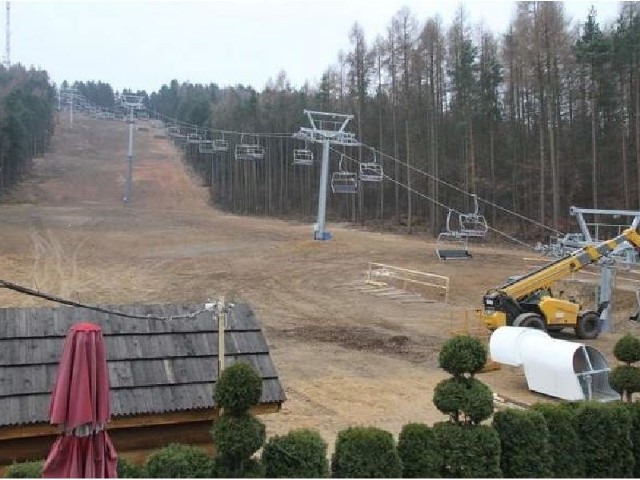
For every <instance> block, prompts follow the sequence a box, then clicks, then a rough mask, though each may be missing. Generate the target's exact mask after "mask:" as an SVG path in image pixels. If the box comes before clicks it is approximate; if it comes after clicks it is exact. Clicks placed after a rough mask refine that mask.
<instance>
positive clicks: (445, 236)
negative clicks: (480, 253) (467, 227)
mask: <svg viewBox="0 0 640 480" xmlns="http://www.w3.org/2000/svg"><path fill="white" fill-rule="evenodd" d="M452 215H453V210H449V212H448V213H447V224H446V230H445V231H444V232H440V234H439V235H438V239H437V243H436V255H437V256H438V259H440V260H468V259H470V258H472V255H471V253H470V252H469V246H468V237H466V236H464V235H462V234H461V232H460V231H459V230H458V231H456V230H453V229H452V228H451V216H452Z"/></svg>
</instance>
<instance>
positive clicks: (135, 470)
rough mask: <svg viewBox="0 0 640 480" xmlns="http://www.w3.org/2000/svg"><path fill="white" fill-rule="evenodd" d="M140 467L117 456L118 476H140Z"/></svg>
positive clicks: (141, 475)
mask: <svg viewBox="0 0 640 480" xmlns="http://www.w3.org/2000/svg"><path fill="white" fill-rule="evenodd" d="M142 477H143V474H142V468H140V467H138V466H137V465H136V464H135V463H133V462H131V461H129V460H127V459H124V458H122V457H118V478H142Z"/></svg>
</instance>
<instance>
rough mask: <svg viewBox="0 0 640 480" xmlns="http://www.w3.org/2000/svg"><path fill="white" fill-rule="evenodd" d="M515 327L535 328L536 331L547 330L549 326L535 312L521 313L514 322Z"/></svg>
mask: <svg viewBox="0 0 640 480" xmlns="http://www.w3.org/2000/svg"><path fill="white" fill-rule="evenodd" d="M513 326H514V327H527V328H535V329H536V330H542V331H543V332H544V331H546V330H547V326H546V325H545V323H544V320H543V319H542V317H541V316H540V315H538V314H537V313H533V312H527V313H521V314H520V315H518V316H517V317H516V319H515V320H514V321H513Z"/></svg>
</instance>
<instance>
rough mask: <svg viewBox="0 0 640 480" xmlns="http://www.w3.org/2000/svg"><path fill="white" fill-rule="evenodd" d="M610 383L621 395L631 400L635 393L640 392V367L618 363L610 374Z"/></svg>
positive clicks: (628, 400)
mask: <svg viewBox="0 0 640 480" xmlns="http://www.w3.org/2000/svg"><path fill="white" fill-rule="evenodd" d="M609 384H610V385H611V388H613V389H614V390H615V391H616V392H618V393H619V394H620V396H621V397H622V398H624V399H626V401H627V402H631V397H632V395H633V394H634V393H637V392H640V368H638V367H634V366H632V365H618V366H616V367H615V368H614V369H613V371H612V372H611V374H610V375H609Z"/></svg>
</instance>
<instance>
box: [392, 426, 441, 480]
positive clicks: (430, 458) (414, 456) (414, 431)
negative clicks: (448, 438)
mask: <svg viewBox="0 0 640 480" xmlns="http://www.w3.org/2000/svg"><path fill="white" fill-rule="evenodd" d="M398 455H399V456H400V460H401V461H402V478H436V477H439V476H440V468H441V465H442V454H441V452H440V450H439V449H438V442H437V440H436V436H435V434H434V433H433V430H431V428H429V426H428V425H425V424H424V423H408V424H406V425H405V426H403V427H402V431H401V432H400V436H399V437H398Z"/></svg>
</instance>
